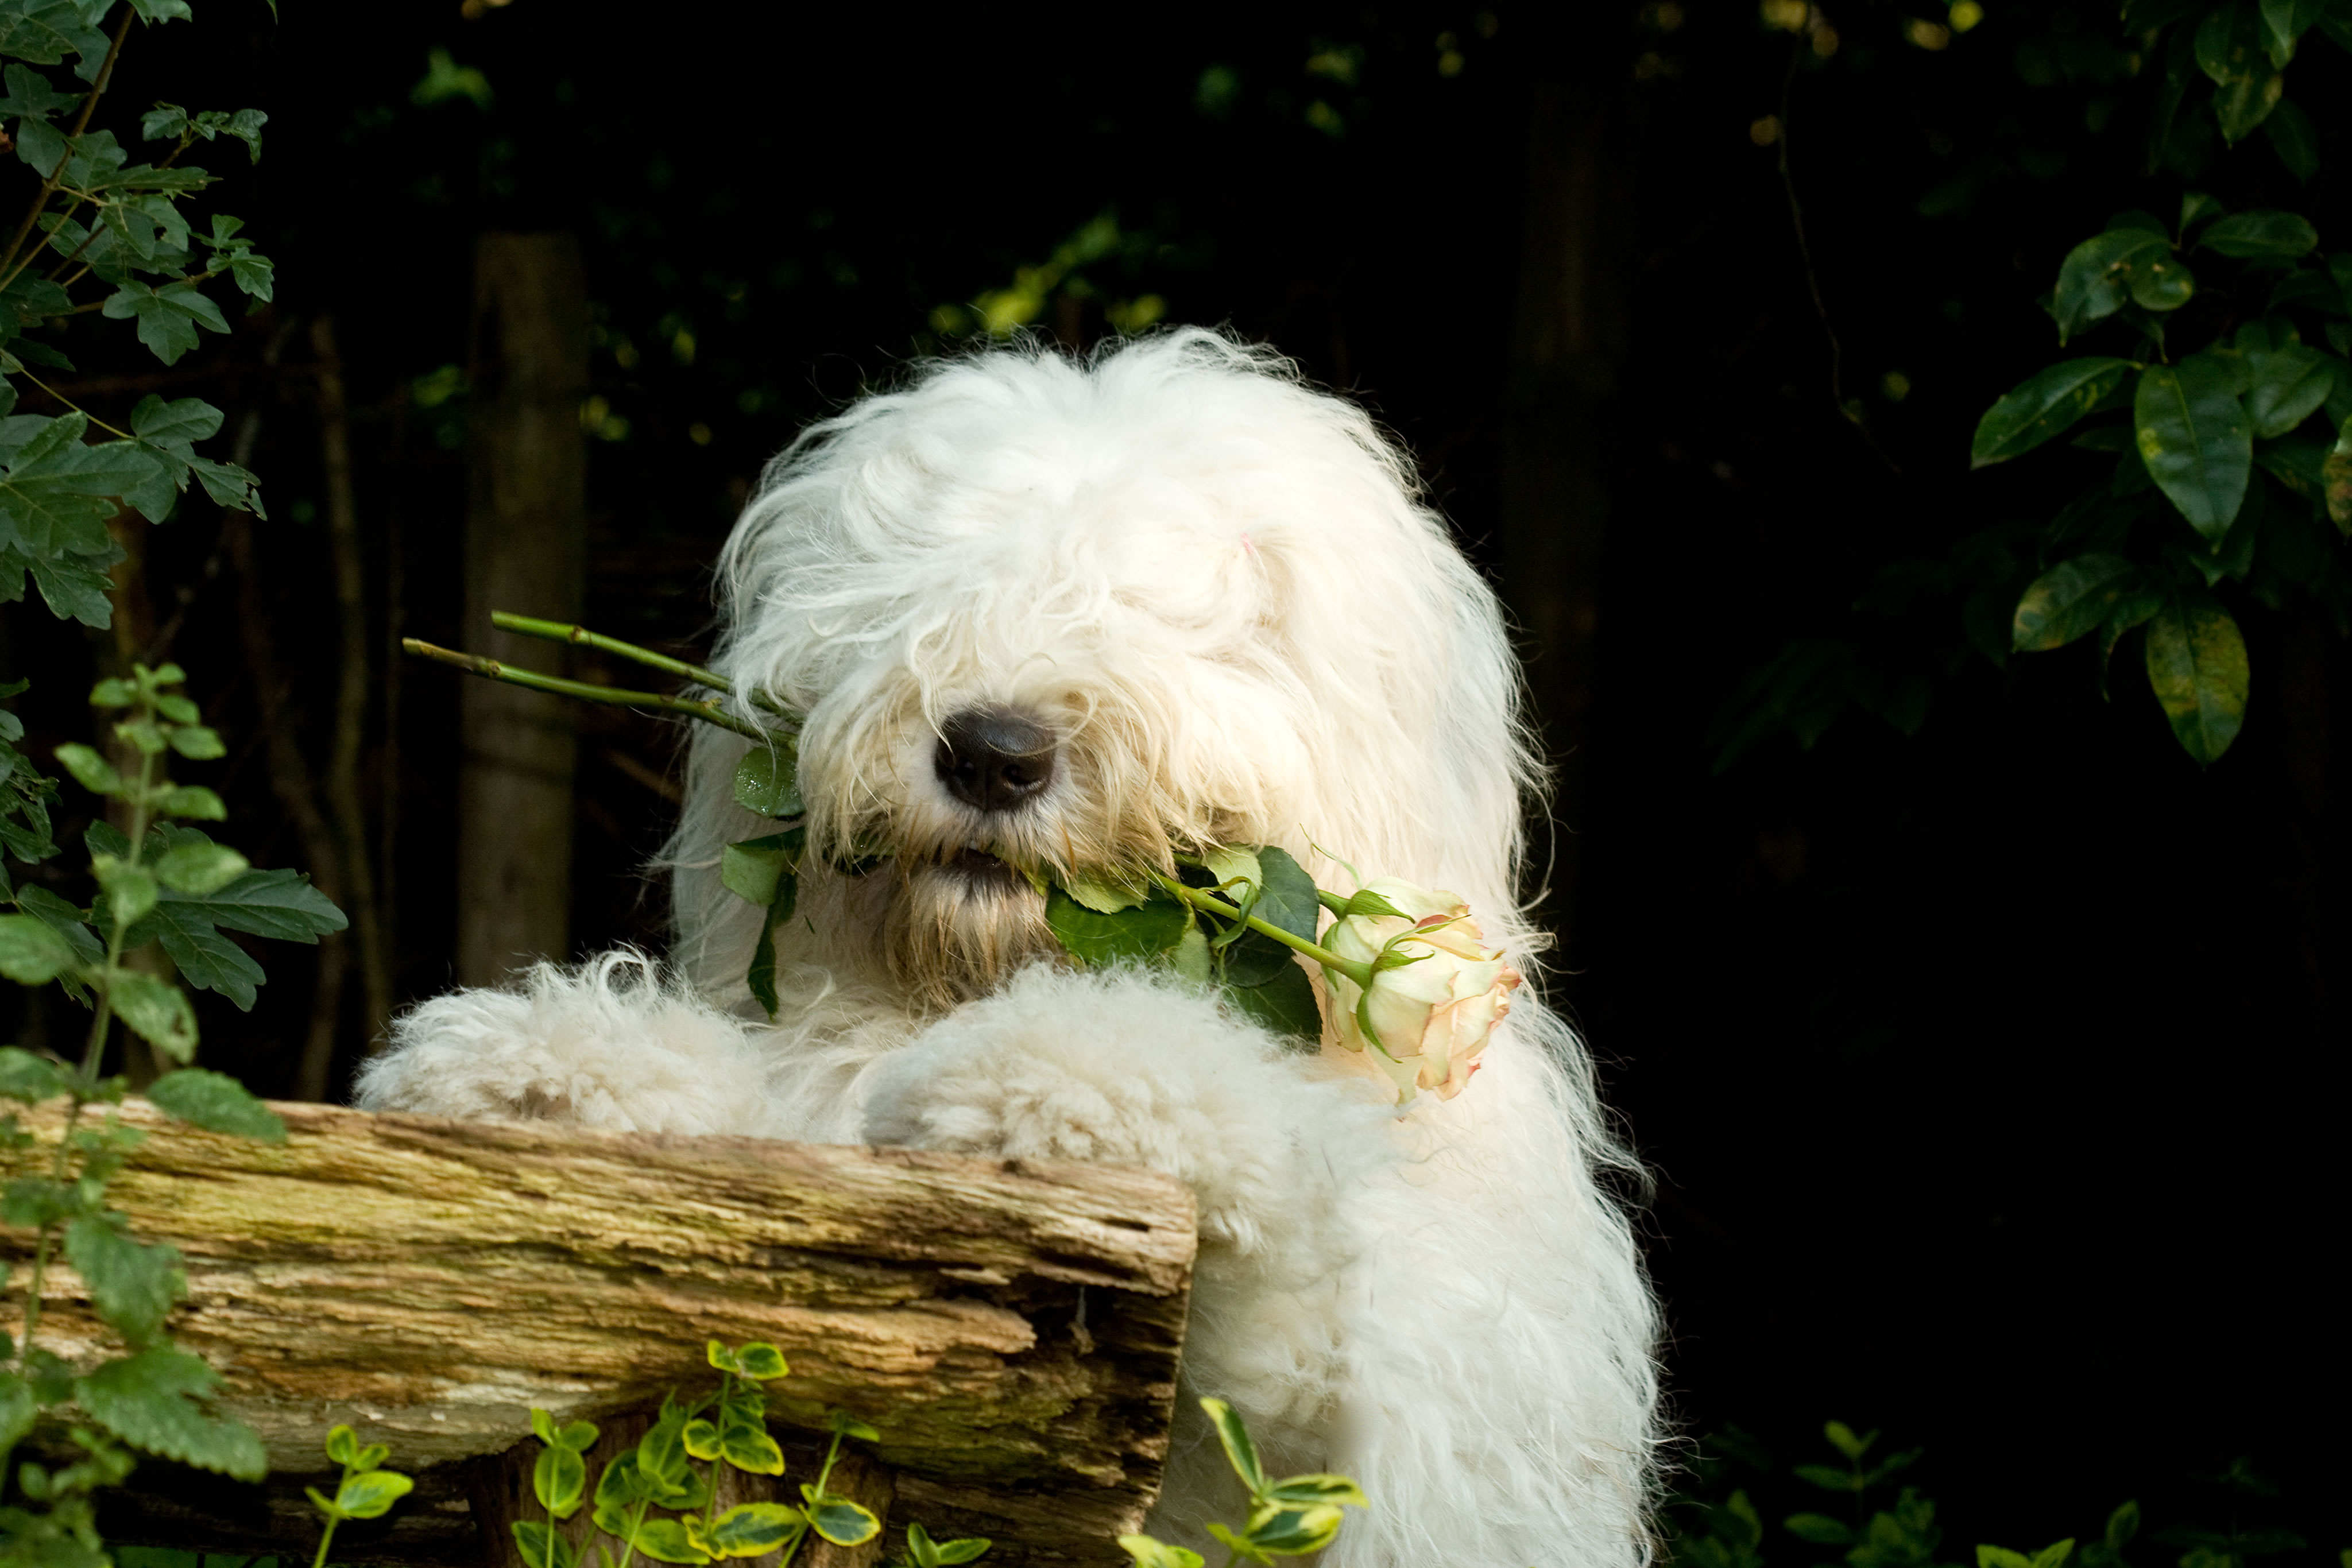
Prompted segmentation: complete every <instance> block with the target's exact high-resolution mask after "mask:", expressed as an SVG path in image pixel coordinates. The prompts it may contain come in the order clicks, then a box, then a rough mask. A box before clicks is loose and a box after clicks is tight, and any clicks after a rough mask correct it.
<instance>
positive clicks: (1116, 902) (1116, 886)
mask: <svg viewBox="0 0 2352 1568" xmlns="http://www.w3.org/2000/svg"><path fill="white" fill-rule="evenodd" d="M1060 882H1061V885H1062V889H1063V891H1064V892H1066V893H1067V894H1069V895H1070V896H1071V897H1072V898H1074V899H1076V901H1077V902H1078V903H1080V904H1084V905H1086V907H1087V908H1088V909H1091V910H1093V911H1094V912H1095V913H1096V914H1097V915H1117V914H1118V913H1120V912H1121V911H1122V910H1129V909H1133V908H1135V907H1136V906H1137V905H1139V904H1142V903H1144V902H1145V901H1146V900H1148V899H1150V897H1151V896H1152V894H1153V892H1154V889H1153V888H1152V886H1151V883H1150V882H1148V881H1145V880H1141V879H1139V880H1137V881H1136V882H1134V883H1116V882H1102V881H1097V879H1095V878H1093V877H1089V876H1087V875H1084V874H1083V873H1073V874H1071V875H1069V876H1066V877H1063V878H1061V879H1060Z"/></svg>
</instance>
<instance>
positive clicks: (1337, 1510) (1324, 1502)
mask: <svg viewBox="0 0 2352 1568" xmlns="http://www.w3.org/2000/svg"><path fill="white" fill-rule="evenodd" d="M1201 1408H1202V1410H1203V1411H1204V1412H1206V1413H1207V1415H1208V1417H1209V1424H1210V1426H1212V1427H1214V1428H1215V1430H1216V1434H1217V1442H1218V1444H1219V1446H1221V1447H1222V1448H1223V1449H1224V1451H1225V1462H1226V1463H1227V1464H1229V1465H1231V1466H1232V1467H1233V1469H1234V1474H1235V1475H1237V1476H1239V1477H1240V1478H1241V1479H1242V1484H1243V1485H1244V1487H1247V1488H1248V1489H1249V1514H1248V1517H1247V1519H1246V1521H1245V1522H1244V1523H1243V1524H1242V1526H1241V1527H1240V1528H1239V1529H1235V1528H1234V1526H1232V1525H1228V1524H1211V1525H1210V1526H1209V1527H1208V1528H1209V1533H1210V1534H1211V1535H1213V1536H1214V1537H1215V1538H1216V1540H1217V1541H1218V1542H1219V1543H1220V1544H1221V1545H1223V1547H1224V1548H1225V1550H1226V1552H1229V1553H1230V1555H1229V1556H1228V1557H1227V1559H1226V1562H1227V1563H1228V1564H1230V1563H1234V1562H1242V1561H1245V1562H1250V1563H1257V1564H1259V1565H1260V1568H1273V1564H1274V1560H1275V1559H1276V1558H1277V1557H1305V1556H1307V1555H1309V1554H1310V1553H1313V1552H1320V1551H1322V1550H1323V1549H1324V1548H1325V1547H1327V1546H1328V1545H1330V1544H1331V1542H1334V1541H1336V1540H1338V1539H1339V1527H1340V1525H1341V1524H1343V1523H1344V1522H1346V1514H1345V1510H1347V1509H1350V1508H1363V1507H1365V1506H1367V1505H1366V1502H1365V1499H1364V1492H1363V1489H1362V1488H1361V1487H1360V1486H1358V1485H1357V1484H1356V1483H1355V1482H1354V1481H1352V1480H1350V1479H1348V1478H1347V1477H1346V1476H1338V1475H1329V1474H1324V1473H1317V1474H1313V1475H1303V1476H1284V1477H1282V1478H1280V1479H1276V1478H1274V1477H1271V1476H1269V1475H1267V1474H1266V1471H1265V1464H1264V1462H1263V1461H1261V1460H1260V1459H1259V1458H1258V1452H1257V1445H1256V1444H1255V1443H1254V1442H1253V1441H1251V1439H1250V1435H1249V1428H1248V1427H1245V1426H1244V1425H1243V1423H1242V1418H1241V1416H1239V1415H1238V1414H1236V1413H1235V1412H1234V1407H1233V1406H1231V1405H1230V1404H1228V1403H1226V1402H1225V1401H1224V1400H1223V1399H1203V1400H1202V1401H1201ZM1118 1543H1119V1546H1120V1547H1121V1548H1122V1549H1123V1550H1125V1552H1127V1554H1128V1555H1129V1557H1131V1558H1133V1559H1134V1560H1135V1562H1136V1564H1137V1568H1201V1564H1202V1557H1201V1554H1200V1553H1199V1552H1193V1551H1190V1550H1188V1549H1186V1548H1184V1547H1181V1546H1171V1545H1170V1544H1168V1543H1167V1542H1164V1541H1159V1540H1155V1539H1154V1538H1152V1537H1151V1536H1149V1535H1122V1536H1120V1537H1119V1538H1118Z"/></svg>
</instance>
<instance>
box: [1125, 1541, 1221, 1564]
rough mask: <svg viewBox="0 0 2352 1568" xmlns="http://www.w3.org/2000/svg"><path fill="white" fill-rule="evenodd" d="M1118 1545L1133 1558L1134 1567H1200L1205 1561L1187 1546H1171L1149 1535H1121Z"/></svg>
mask: <svg viewBox="0 0 2352 1568" xmlns="http://www.w3.org/2000/svg"><path fill="white" fill-rule="evenodd" d="M1118 1545H1119V1550H1120V1551H1122V1552H1126V1553H1127V1554H1128V1555H1129V1557H1132V1558H1134V1559H1135V1563H1136V1568H1202V1563H1203V1562H1204V1561H1205V1559H1203V1558H1202V1555H1201V1554H1200V1553H1199V1552H1194V1551H1192V1550H1191V1549H1190V1548H1188V1547H1182V1546H1171V1545H1169V1544H1168V1543H1167V1542H1164V1541H1157V1540H1154V1539H1153V1538H1152V1537H1150V1536H1149V1535H1122V1536H1120V1537H1119V1538H1118Z"/></svg>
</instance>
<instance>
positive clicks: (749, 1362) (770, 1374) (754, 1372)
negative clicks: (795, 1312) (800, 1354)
mask: <svg viewBox="0 0 2352 1568" xmlns="http://www.w3.org/2000/svg"><path fill="white" fill-rule="evenodd" d="M734 1370H735V1371H736V1372H737V1373H739V1374H740V1375H743V1376H745V1377H748V1378H751V1380H752V1381H754V1382H757V1383H769V1382H772V1381H774V1380H775V1379H777V1378H779V1377H782V1376H783V1375H785V1374H786V1373H788V1372H790V1371H791V1370H792V1367H791V1365H790V1364H788V1363H787V1362H786V1361H785V1360H784V1353H783V1352H782V1351H780V1350H778V1349H777V1348H776V1347H775V1346H774V1345H772V1344H770V1343H768V1342H767V1341H765V1340H753V1341H751V1343H749V1344H740V1345H738V1346H736V1347H735V1366H734Z"/></svg>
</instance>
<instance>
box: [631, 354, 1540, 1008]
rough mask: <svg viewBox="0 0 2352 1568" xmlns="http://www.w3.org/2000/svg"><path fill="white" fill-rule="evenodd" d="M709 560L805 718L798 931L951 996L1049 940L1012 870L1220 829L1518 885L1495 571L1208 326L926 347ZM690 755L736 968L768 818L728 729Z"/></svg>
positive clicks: (1165, 857)
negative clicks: (745, 803) (928, 353)
mask: <svg viewBox="0 0 2352 1568" xmlns="http://www.w3.org/2000/svg"><path fill="white" fill-rule="evenodd" d="M720 570H721V574H722V579H723V582H724V587H725V590H726V595H727V599H726V602H727V607H728V610H729V612H730V626H729V629H728V635H727V639H726V642H725V643H724V646H723V648H722V650H721V652H720V653H719V662H720V664H721V666H722V667H723V668H724V669H726V670H727V672H728V673H729V674H730V675H732V676H733V677H734V678H735V679H736V680H737V682H738V683H739V685H752V686H757V687H759V688H761V689H763V690H765V691H766V692H767V693H768V694H769V695H772V696H773V697H774V698H776V699H777V700H778V701H780V702H781V703H782V704H783V705H785V706H788V707H790V708H791V709H793V711H795V712H798V713H801V714H803V715H804V716H805V723H804V726H803V731H802V734H801V737H800V741H799V747H800V751H799V758H800V769H801V785H802V791H803V797H804V799H805V800H806V801H807V803H808V819H807V820H808V830H809V851H810V853H809V856H808V859H807V862H805V869H806V874H807V878H808V880H807V882H806V883H805V889H806V891H805V892H804V894H803V910H804V911H807V912H808V913H809V914H810V915H811V918H810V919H809V920H807V921H805V922H795V923H793V924H794V927H795V929H794V930H793V931H788V932H787V933H786V934H785V935H784V936H783V937H782V940H781V943H780V946H781V949H782V951H783V953H784V954H785V955H786V956H787V957H790V958H798V959H801V960H803V961H808V962H815V963H821V964H823V965H824V966H825V967H828V968H830V969H833V970H835V971H836V972H854V971H858V970H864V971H866V973H868V974H874V973H875V971H876V970H877V967H878V969H879V970H880V972H881V973H880V974H878V975H877V976H876V977H877V978H882V977H887V983H890V984H893V985H895V986H896V987H898V988H902V989H903V990H904V991H905V992H906V993H907V994H908V996H909V998H912V999H917V1000H919V1001H921V1002H923V1003H926V1004H929V1005H941V1004H948V1003H952V1002H954V1001H957V1000H961V999H966V998H971V997H972V996H975V995H978V994H981V993H982V992H984V991H986V990H987V989H989V988H991V987H992V986H993V985H994V984H995V982H996V981H997V980H998V979H999V978H1001V977H1003V975H1005V974H1006V973H1008V972H1009V971H1010V970H1011V969H1013V968H1014V967H1018V966H1019V965H1020V964H1022V963H1023V962H1024V961H1026V960H1028V959H1030V958H1032V957H1034V956H1038V955H1041V954H1050V953H1055V952H1058V951H1059V947H1058V944H1056V943H1055V940H1054V937H1053V936H1052V934H1051V932H1050V931H1049V930H1048V929H1047V927H1046V925H1045V900H1044V898H1043V896H1042V895H1041V894H1039V892H1038V891H1037V889H1036V887H1035V885H1034V883H1033V881H1032V879H1031V877H1030V876H1029V875H1027V874H1024V868H1030V869H1041V870H1042V869H1048V868H1050V869H1052V870H1055V871H1059V872H1062V873H1092V874H1095V875H1097V876H1099V875H1101V874H1103V873H1106V872H1108V873H1117V872H1118V871H1119V870H1121V869H1126V870H1130V871H1131V870H1133V869H1135V868H1140V867H1145V866H1161V867H1165V866H1167V865H1168V864H1169V863H1170V856H1171V853H1172V852H1176V851H1178V850H1181V849H1184V848H1188V847H1195V846H1202V845H1206V844H1211V843H1218V842H1224V843H1279V844H1282V845H1284V846H1285V847H1286V848H1289V849H1291V850H1292V851H1293V852H1295V853H1297V854H1299V855H1300V856H1302V858H1304V857H1307V856H1309V855H1311V854H1312V853H1313V851H1312V850H1311V849H1310V845H1309V840H1310V839H1312V840H1313V841H1315V842H1317V843H1319V844H1321V845H1323V846H1325V847H1328V849H1329V850H1330V851H1332V852H1334V853H1337V854H1339V855H1342V856H1345V857H1347V858H1348V859H1349V860H1352V861H1355V862H1357V863H1359V864H1361V865H1363V866H1365V867H1366V869H1367V872H1368V873H1370V872H1371V871H1373V870H1374V869H1377V870H1378V871H1379V872H1381V873H1389V874H1394V875H1402V876H1416V877H1422V878H1426V879H1429V880H1431V881H1443V882H1444V884H1445V885H1448V886H1452V887H1454V888H1456V889H1457V890H1458V891H1460V892H1461V893H1463V894H1465V896H1468V897H1470V898H1471V899H1472V900H1473V901H1474V902H1478V901H1481V900H1484V901H1485V902H1484V904H1483V907H1484V908H1485V909H1486V910H1488V911H1491V912H1493V913H1496V914H1498V915H1499V914H1501V913H1502V912H1503V911H1504V910H1505V909H1506V908H1507V907H1508V893H1509V888H1508V881H1509V873H1510V864H1509V862H1510V859H1511V855H1512V853H1513V852H1514V850H1515V847H1516V843H1517V800H1516V789H1517V784H1518V783H1520V782H1521V781H1522V780H1523V779H1525V777H1526V774H1527V771H1528V768H1527V764H1526V763H1525V761H1524V756H1525V748H1524V747H1523V745H1522V740H1521V737H1520V735H1519V732H1518V729H1517V724H1516V720H1515V718H1514V716H1513V711H1512V701H1513V698H1514V695H1515V692H1516V685H1515V675H1514V673H1513V670H1512V667H1511V664H1510V658H1509V653H1508V650H1507V645H1506V644H1505V642H1504V639H1503V634H1502V631H1501V622H1500V618H1499V616H1498V614H1497V612H1496V608H1495V606H1494V603H1493V601H1492V596H1491V594H1490V593H1489V592H1488V591H1487V590H1486V587H1485V585H1484V584H1483V582H1481V581H1480V580H1479V579H1478V578H1477V577H1476V575H1475V572H1473V571H1472V570H1471V569H1470V568H1469V567H1468V565H1467V563H1465V561H1464V560H1463V559H1462V557H1461V555H1460V554H1459V552H1458V551H1457V550H1456V549H1454V546H1453V545H1452V543H1451V542H1450V540H1449V539H1448V538H1447V537H1446V534H1445V531H1444V527H1443V525H1442V524H1441V523H1439V522H1438V521H1437V519H1436V518H1434V517H1433V516H1432V515H1431V514H1430V513H1429V512H1428V511H1427V510H1426V509H1425V508H1423V507H1421V506H1420V505H1419V504H1418V503H1417V501H1416V499H1415V497H1414V495H1413V488H1412V480H1411V478H1410V473H1409V469H1408V467H1407V465H1406V464H1405V463H1404V461H1403V459H1402V457H1401V455H1399V454H1398V453H1397V452H1396V451H1395V450H1394V449H1393V448H1392V447H1391V445H1390V444H1388V443H1387V442H1386V441H1385V440H1383V439H1382V438H1381V435H1380V434H1378V432H1377V431H1376V430H1375V428H1374V427H1373V426H1372V424H1371V423H1370V421H1369V420H1368V419H1366V418H1365V416H1364V415H1363V414H1362V413H1361V412H1360V410H1358V409H1356V408H1355V407H1354V406H1353V405H1351V404H1349V403H1346V402H1341V401H1339V400H1338V399H1336V398H1331V397H1328V396H1324V395H1321V394H1318V393H1315V392H1309V391H1307V390H1306V389H1305V388H1303V387H1301V386H1300V385H1299V384H1298V383H1297V380H1296V378H1295V376H1294V375H1293V374H1292V373H1291V372H1290V371H1288V369H1287V367H1286V366H1284V365H1283V364H1281V363H1280V362H1279V361H1275V360H1273V359H1272V358H1271V357H1270V356H1266V355H1264V354H1261V353H1257V352H1255V351H1252V350H1245V349H1242V348H1239V347H1237V346H1235V345H1234V344H1232V343H1230V342H1228V341H1226V340H1223V339H1222V338H1219V337H1216V336H1215V335H1213V334H1210V333H1206V332H1200V331H1192V332H1183V333H1176V334H1171V335H1168V336H1163V337H1160V338H1155V339H1150V340H1144V341H1141V342H1138V343H1133V344H1129V345H1127V346H1125V347H1122V348H1120V349H1118V350H1117V351H1115V352H1110V353H1107V354H1105V355H1103V356H1102V357H1101V358H1099V359H1098V360H1097V361H1096V362H1095V363H1093V364H1092V365H1090V366H1081V365H1078V364H1074V363H1072V362H1071V361H1067V360H1065V359H1063V358H1061V357H1059V356H1057V355H1055V354H1053V353H1051V352H1036V353H1030V352H1016V353H995V354H990V355H987V356H984V357H982V358H978V359H975V360H971V361H963V362H956V363H950V364H948V365H945V366H942V367H940V368H937V369H934V370H932V371H930V372H929V373H928V374H927V375H926V376H925V377H923V378H922V379H921V380H919V381H918V382H916V383H915V384H914V385H913V386H912V387H911V388H909V389H908V390H907V391H904V392H897V393H893V394H889V395H886V396H881V397H876V398H870V399H867V400H866V401H865V402H861V403H859V404H857V405H856V406H855V407H853V408H852V409H850V410H849V411H848V412H846V413H844V414H843V415H841V416H840V417H839V418H837V419H835V420H833V421H831V422H829V423H826V424H824V425H820V426H818V427H816V428H815V429H814V430H813V431H811V432H810V433H809V434H805V435H803V437H802V439H801V440H800V441H798V442H796V443H795V444H793V447H792V448H791V449H790V450H789V451H788V452H786V453H785V454H784V455H783V456H782V457H781V458H779V459H778V460H777V462H776V463H775V464H774V465H772V467H771V469H770V471H769V473H768V475H767V476H766V478H765V480H764V483H763V486H762V488H761V493H760V495H759V496H758V497H757V498H756V499H755V500H754V501H753V502H752V503H751V506H750V507H748V508H747V509H746V511H745V513H744V516H743V517H742V519H741V521H740V523H739V524H738V525H737V528H736V530H735V533H734V536H733V538H731V539H730V542H729V545H728V548H727V552H726V554H725V557H724V558H723V559H722V562H721V569H720ZM745 711H746V712H747V713H748V712H751V710H750V709H748V708H747V709H746V710H745ZM739 754H740V742H734V741H731V740H730V739H729V738H728V737H720V736H715V735H714V736H711V737H704V738H701V739H698V756H697V762H696V768H695V776H694V779H693V782H692V785H691V788H690V789H689V799H688V815H687V819H686V821H685V823H684V824H683V825H682V827H681V830H680V836H679V840H678V841H677V844H676V845H675V846H674V855H675V859H676V861H677V863H678V865H679V866H680V868H681V869H680V875H679V886H678V894H679V897H678V905H677V914H678V919H679V925H680V927H681V929H680V936H681V941H680V944H679V951H680V955H681V956H684V957H685V958H686V959H687V960H688V962H689V963H690V964H693V965H695V966H696V967H698V969H699V970H701V971H703V972H704V973H705V974H706V975H711V974H715V973H718V972H722V971H725V970H728V969H730V968H731V970H732V972H733V973H734V974H738V975H740V973H741V960H742V957H743V956H744V954H745V952H746V950H747V947H748V939H749V938H751V937H752V936H756V928H757V926H756V915H755V913H753V912H751V911H750V906H749V905H741V906H740V908H730V905H729V903H728V900H729V898H730V895H727V894H723V893H720V892H719V891H718V889H717V887H716V883H715V878H714V877H713V876H712V875H711V874H710V873H709V867H711V866H712V865H713V864H714V863H715V862H716V860H717V852H718V848H719V845H720V844H723V843H724V842H725V841H728V840H729V839H730V838H740V837H745V836H748V835H749V833H751V832H753V831H759V830H758V829H757V828H756V826H755V825H754V824H753V823H752V821H751V819H750V818H748V817H746V816H743V815H742V814H740V812H737V811H736V810H735V809H734V808H732V807H731V805H730V803H729V801H728V800H727V785H726V776H727V774H728V773H729V772H730V771H731V768H732V766H733V759H734V758H735V756H737V755H739ZM1309 863H1310V865H1313V864H1315V863H1317V862H1314V861H1310V862H1309ZM1327 863H1328V862H1327ZM853 867H854V868H856V869H854V870H853V869H846V868H853ZM1503 923H1504V924H1505V925H1509V924H1510V922H1509V921H1508V919H1507V918H1506V919H1505V921H1504V922H1503Z"/></svg>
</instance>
